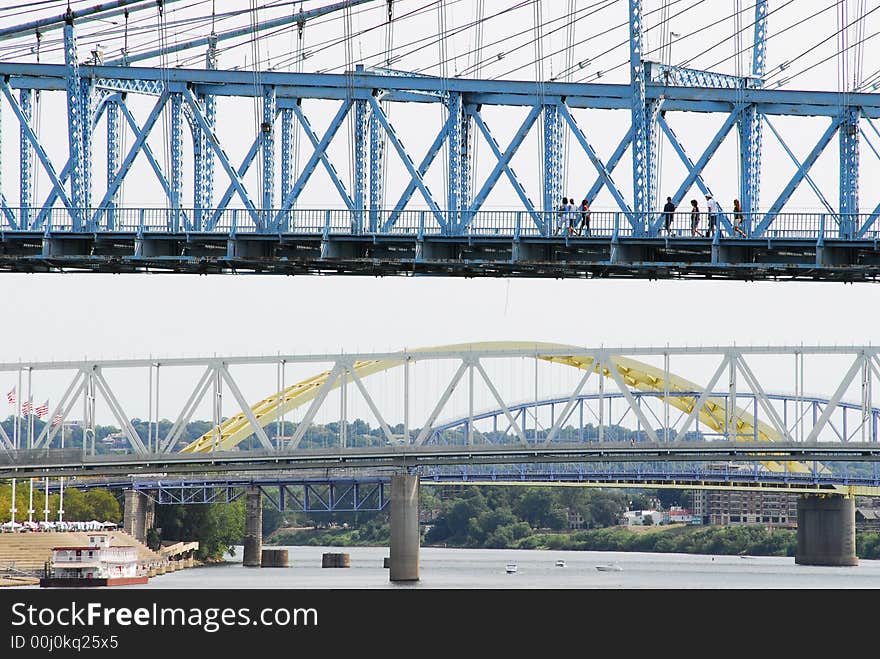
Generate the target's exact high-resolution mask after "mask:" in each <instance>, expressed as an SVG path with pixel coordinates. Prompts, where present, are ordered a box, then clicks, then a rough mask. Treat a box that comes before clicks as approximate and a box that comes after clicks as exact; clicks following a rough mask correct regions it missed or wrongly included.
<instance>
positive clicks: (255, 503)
mask: <svg viewBox="0 0 880 659" xmlns="http://www.w3.org/2000/svg"><path fill="white" fill-rule="evenodd" d="M262 553H263V494H262V492H260V488H258V487H249V488H248V489H247V492H246V493H245V502H244V557H243V558H242V564H243V565H244V566H245V567H260V563H261V559H262Z"/></svg>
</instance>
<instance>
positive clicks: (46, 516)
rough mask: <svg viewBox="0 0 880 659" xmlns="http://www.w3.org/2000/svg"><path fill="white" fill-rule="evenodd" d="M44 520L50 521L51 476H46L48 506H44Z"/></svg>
mask: <svg viewBox="0 0 880 659" xmlns="http://www.w3.org/2000/svg"><path fill="white" fill-rule="evenodd" d="M43 521H44V522H46V523H47V524H48V523H49V477H48V476H46V507H45V508H43Z"/></svg>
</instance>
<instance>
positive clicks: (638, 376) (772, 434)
mask: <svg viewBox="0 0 880 659" xmlns="http://www.w3.org/2000/svg"><path fill="white" fill-rule="evenodd" d="M467 350H480V351H519V352H522V351H526V350H528V351H534V357H535V358H536V359H542V360H544V361H548V362H552V363H555V364H563V365H566V366H573V367H575V368H579V369H592V370H593V372H598V371H599V365H598V364H594V363H593V362H594V360H593V358H591V357H585V356H576V355H577V353H578V352H579V351H580V349H579V348H577V347H576V346H571V345H565V344H560V343H524V342H515V341H491V342H481V343H466V344H458V345H449V346H440V347H433V348H419V349H416V350H411V351H410V352H413V353H419V352H452V351H467ZM561 350H571V351H572V353H573V354H572V355H571V356H558V355H553V356H550V355H542V354H541V353H542V351H553V352H559V351H561ZM609 361H610V362H611V363H612V364H613V365H614V366H615V367H616V369H617V371H618V373H619V374H620V376H621V378H622V379H623V381H624V382H625V383H626V384H627V385H628V386H629V387H632V388H634V389H638V390H640V391H654V392H659V393H664V394H665V392H666V389H667V385H666V383H665V377H666V376H665V374H664V371H662V370H661V369H658V368H656V367H654V366H651V365H649V364H645V363H644V362H640V361H636V360H635V359H629V358H627V357H618V356H612V357H610V358H609ZM401 364H403V360H399V359H387V360H365V361H358V362H355V363H354V365H353V367H352V370H353V371H354V372H356V373H357V374H358V376H359V377H361V378H364V377H366V376H368V375H372V374H374V373H380V372H382V371H387V370H389V369H391V368H394V367H396V366H400V365H401ZM331 375H332V376H333V379H334V381H333V382H331V383H330V385H329V389H330V390H332V389H336V388H337V387H339V386H340V385H341V382H342V377H346V379H347V381H349V382H350V381H351V378H350V376H343V375H341V374H339V373H335V372H333V371H324V372H322V373H319V374H317V375H315V376H312V377H310V378H307V379H305V380H302V381H301V382H297V383H296V384H294V385H291V386H290V387H287V388H286V389H284V390H283V391H282V392H281V393H280V394H278V393H275V394H272V395H271V396H268V397H267V398H264V399H263V400H261V401H259V402H258V403H256V404H255V405H254V406H253V407H251V410H252V411H253V414H254V417H255V418H256V420H257V422H258V423H259V424H260V425H261V426H262V427H265V426H267V425H269V424H270V423H271V422H272V421H275V420H276V419H277V418H279V417H280V416H281V415H282V414H286V413H287V412H289V411H290V410H293V409H296V408H298V407H301V406H303V405H305V404H306V403H309V402H311V401H312V400H314V399H315V397H316V396H317V395H318V392H319V390H320V389H321V387H322V385H324V384H325V383H326V382H327V380H328V379H329V378H330V377H331ZM602 375H603V376H605V377H610V375H611V374H610V371H609V370H608V369H607V368H602ZM668 390H669V392H670V396H669V404H670V405H672V406H674V407H676V408H677V409H679V410H681V411H683V412H685V413H687V414H690V413H691V412H692V411H693V408H694V405H696V403H697V399H696V398H695V397H694V396H693V395H689V396H676V395H673V394H674V392H701V391H702V387H700V386H699V385H697V384H696V383H694V382H690V381H689V380H686V379H684V378H681V377H679V376H677V375H674V374H671V373H670V374H669V385H668ZM661 398H663V396H661ZM726 414H727V407H726V402H725V400H724V399H723V398H718V397H709V398H707V399H706V401H705V404H704V405H703V407H702V408H701V409H700V411H699V419H700V422H701V423H703V424H704V425H706V426H707V427H709V428H711V429H712V430H714V431H715V432H718V433H723V432H724V430H725V429H724V423H725V418H726ZM733 419H735V425H736V433H735V434H736V436H737V437H738V438H740V439H743V440H748V439H750V438H752V437H757V438H758V441H766V442H773V441H779V440H780V439H781V437H780V436H779V433H778V432H777V431H776V429H775V428H773V427H772V426H769V425H768V424H766V423H764V422H763V421H758V422H757V428H755V419H754V417H753V416H752V415H751V414H749V413H748V412H746V411H745V410H743V409H742V408H739V407H737V408H736V409H735V413H734V416H733ZM252 433H253V428H252V427H251V424H250V422H249V421H248V419H247V417H246V416H245V414H244V413H239V414H236V415H235V416H233V417H231V418H229V419H227V420H226V421H224V422H223V424H221V425H220V427H219V436H216V441H215V432H214V430H213V429H212V430H211V431H208V432H206V433H205V434H204V435H202V436H201V437H199V438H198V439H196V440H195V441H193V442H192V443H190V444H188V445H187V446H186V447H184V448H183V449H182V450H181V452H182V453H207V452H210V451H212V450H229V449H231V448H233V447H234V446H236V445H237V444H238V443H239V442H241V441H242V440H244V439H245V438H246V437H248V436H249V435H251V434H252ZM764 464H765V465H766V466H767V468H768V469H770V470H772V471H782V470H783V469H786V468H787V469H788V470H789V471H792V472H799V473H805V472H808V471H809V470H808V468H807V467H806V466H804V465H803V464H801V463H799V462H788V464H787V465H785V466H783V464H781V463H779V462H775V461H766V462H764Z"/></svg>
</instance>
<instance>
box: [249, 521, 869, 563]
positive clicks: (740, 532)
mask: <svg viewBox="0 0 880 659" xmlns="http://www.w3.org/2000/svg"><path fill="white" fill-rule="evenodd" d="M386 528H387V527H386ZM264 542H265V544H266V545H267V546H282V545H295V546H303V547H315V546H328V547H382V546H384V547H387V546H388V545H389V538H388V535H387V533H385V532H378V533H377V532H376V531H375V530H373V529H371V530H370V533H368V534H362V533H361V532H360V530H359V529H356V528H354V529H352V528H330V529H302V528H299V529H279V530H278V531H276V532H275V533H273V534H272V535H271V536H269V537H268V538H266V540H265V541H264ZM422 546H423V547H449V548H458V549H479V548H486V549H540V550H565V551H618V552H652V553H677V554H715V555H727V556H737V555H749V556H794V555H795V552H796V550H797V531H796V530H793V529H783V528H774V527H767V526H764V525H758V524H756V525H738V526H692V525H685V524H670V525H666V526H653V527H650V526H649V527H645V526H638V527H629V526H609V527H605V528H601V529H589V530H582V531H570V532H562V533H553V532H546V531H534V532H532V533H530V534H527V535H524V536H523V537H521V538H517V539H511V540H510V541H508V542H506V543H505V545H504V546H497V545H496V546H491V545H480V544H476V543H467V542H455V539H454V538H452V539H450V541H448V542H445V543H429V542H425V541H424V540H423V542H422ZM856 554H857V555H858V556H859V557H860V558H865V559H880V533H876V532H858V533H856Z"/></svg>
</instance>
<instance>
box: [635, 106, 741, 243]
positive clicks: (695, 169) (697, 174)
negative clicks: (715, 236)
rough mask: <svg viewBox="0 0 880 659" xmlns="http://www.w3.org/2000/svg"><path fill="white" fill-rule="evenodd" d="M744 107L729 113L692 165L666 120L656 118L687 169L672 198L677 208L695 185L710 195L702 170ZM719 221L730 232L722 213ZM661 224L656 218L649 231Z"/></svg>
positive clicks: (661, 217)
mask: <svg viewBox="0 0 880 659" xmlns="http://www.w3.org/2000/svg"><path fill="white" fill-rule="evenodd" d="M745 107H746V106H744V105H741V106H739V107H738V108H737V109H736V110H734V111H733V112H731V113H730V114H729V115H728V117H727V119H726V120H725V121H724V123H723V124H722V126H721V128H719V129H718V132H717V133H715V136H714V137H713V138H712V139H711V140H710V142H709V146H707V147H706V149H705V150H704V151H703V154H702V155H701V156H700V157H699V159H698V160H697V162H696V163H694V162H693V161H692V160H691V159H690V157H689V156H688V154H687V152H686V151H685V150H684V147H683V146H682V144H681V142H680V141H679V140H678V137H677V136H676V135H675V133H674V132H673V130H672V128H671V127H670V126H669V124H668V123H667V122H666V118H665V117H664V116H663V115H662V114H661V115H660V116H659V117H658V118H657V123H658V124H659V125H660V127H661V128H662V129H663V132H664V133H666V137H667V138H668V139H669V143H670V144H672V148H673V149H674V150H675V152H676V153H677V154H678V157H679V158H681V161H682V162H683V163H684V166H685V167H687V170H688V175H687V176H686V177H685V179H684V181H683V182H682V184H681V185H680V186H679V187H678V190H676V191H675V194H674V195H673V196H672V203H673V204H675V205H676V206H678V205H679V204H680V203H681V200H682V199H684V196H685V195H686V194H687V191H688V190H690V188H691V186H692V185H693V184H694V183H696V184H697V186H698V187H699V188H700V190H701V191H702V192H703V194H711V191H710V190H709V187H708V186H707V185H706V182H705V181H704V180H703V170H704V169H705V167H706V165H707V164H708V163H709V161H710V160H711V159H712V156H714V155H715V153H716V152H717V151H718V147H720V146H721V143H722V142H723V141H724V139H725V138H726V137H727V135H728V134H729V133H730V131H731V129H732V128H733V127H734V126H735V125H736V122H737V120H738V119H739V117H740V116H741V114H742V112H743V110H744V109H745ZM718 219H719V221H720V222H721V223H722V224H723V225H724V226H725V228H727V230H728V231H730V232H732V230H733V229H732V227H731V224H730V221H729V220H728V219H727V217H726V216H725V215H724V213H721V214H720V217H719V218H718ZM662 223H663V216H662V215H661V216H658V217H657V219H656V220H654V224H653V226H652V227H651V229H652V230H653V231H654V232H656V231H657V230H658V229H659V228H660V225H661V224H662Z"/></svg>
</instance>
